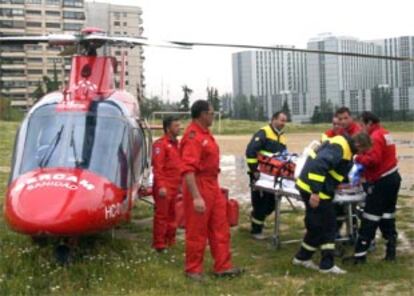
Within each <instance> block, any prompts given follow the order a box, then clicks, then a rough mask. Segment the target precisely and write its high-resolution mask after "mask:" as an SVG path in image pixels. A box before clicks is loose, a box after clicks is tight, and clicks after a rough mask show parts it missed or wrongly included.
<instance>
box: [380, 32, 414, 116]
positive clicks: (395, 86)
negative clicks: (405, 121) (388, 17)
mask: <svg viewBox="0 0 414 296" xmlns="http://www.w3.org/2000/svg"><path fill="white" fill-rule="evenodd" d="M374 42H375V44H377V45H379V46H380V47H381V50H382V54H383V55H387V56H394V57H395V56H399V57H410V58H414V36H403V37H395V38H386V39H381V40H376V41H374ZM381 64H382V69H381V70H382V86H383V87H386V88H389V90H390V91H391V95H392V98H393V106H394V110H414V63H413V62H408V61H404V62H397V61H386V60H383V61H382V63H381Z"/></svg>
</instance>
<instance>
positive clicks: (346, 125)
mask: <svg viewBox="0 0 414 296" xmlns="http://www.w3.org/2000/svg"><path fill="white" fill-rule="evenodd" d="M335 117H337V118H338V120H339V124H340V125H341V127H342V128H343V130H342V131H341V134H342V135H344V134H346V135H348V136H351V137H352V136H353V135H356V134H358V133H360V132H361V131H362V128H361V126H360V125H359V124H358V123H356V122H355V121H354V119H353V118H352V114H351V110H349V108H348V107H341V108H339V109H338V110H336V112H335Z"/></svg>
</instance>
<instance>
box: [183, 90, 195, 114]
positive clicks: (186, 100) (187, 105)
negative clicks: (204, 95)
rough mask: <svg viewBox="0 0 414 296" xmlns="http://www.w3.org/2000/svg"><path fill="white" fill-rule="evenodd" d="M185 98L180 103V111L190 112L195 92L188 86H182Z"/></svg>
mask: <svg viewBox="0 0 414 296" xmlns="http://www.w3.org/2000/svg"><path fill="white" fill-rule="evenodd" d="M182 89H183V93H184V97H183V98H182V100H181V102H180V111H184V112H187V111H189V110H190V95H191V94H192V93H193V90H192V89H191V88H189V87H188V86H187V85H183V86H182Z"/></svg>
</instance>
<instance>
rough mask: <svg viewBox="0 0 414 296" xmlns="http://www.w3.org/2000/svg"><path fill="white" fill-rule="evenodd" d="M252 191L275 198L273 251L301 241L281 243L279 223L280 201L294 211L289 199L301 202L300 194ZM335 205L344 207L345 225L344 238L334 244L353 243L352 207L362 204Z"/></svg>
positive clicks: (257, 188)
mask: <svg viewBox="0 0 414 296" xmlns="http://www.w3.org/2000/svg"><path fill="white" fill-rule="evenodd" d="M252 188H253V190H257V191H259V192H268V193H271V194H273V195H274V198H275V220H274V222H275V224H274V229H273V234H272V246H273V247H274V248H275V249H279V248H280V247H281V245H282V244H289V243H297V242H300V241H301V240H302V239H294V240H287V241H282V240H281V239H280V222H281V214H282V211H281V203H282V199H283V198H286V199H287V201H288V202H289V204H290V206H291V207H292V209H293V210H294V211H295V210H296V207H295V206H294V205H293V203H292V201H291V199H296V200H298V201H303V200H302V198H301V196H300V194H296V193H292V192H289V191H285V190H283V189H280V188H277V187H276V188H274V189H272V188H268V187H263V186H260V185H252ZM360 194H363V195H364V197H365V193H364V192H363V191H362V192H360ZM335 203H337V204H342V205H344V206H345V214H346V218H345V225H346V235H345V237H340V238H337V239H336V240H335V242H350V243H354V242H355V241H356V239H357V233H356V232H355V231H354V229H355V227H356V226H357V225H356V223H354V217H357V215H356V213H354V209H353V208H354V206H355V205H357V204H360V203H362V201H361V200H349V201H339V202H335Z"/></svg>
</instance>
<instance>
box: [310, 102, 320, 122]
mask: <svg viewBox="0 0 414 296" xmlns="http://www.w3.org/2000/svg"><path fill="white" fill-rule="evenodd" d="M311 121H312V123H319V122H321V110H320V109H319V106H315V109H313V114H312V118H311Z"/></svg>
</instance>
